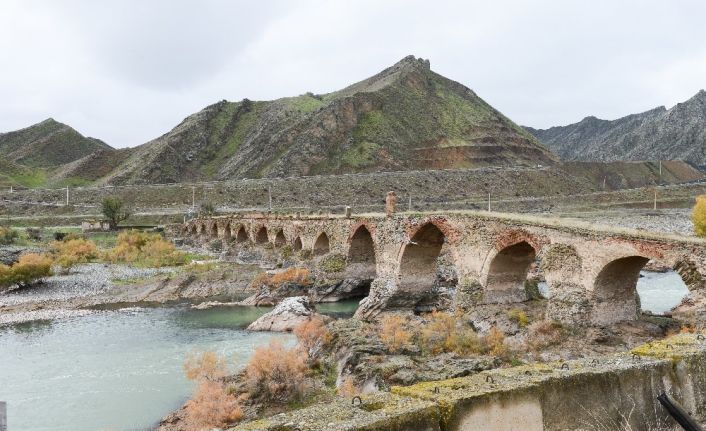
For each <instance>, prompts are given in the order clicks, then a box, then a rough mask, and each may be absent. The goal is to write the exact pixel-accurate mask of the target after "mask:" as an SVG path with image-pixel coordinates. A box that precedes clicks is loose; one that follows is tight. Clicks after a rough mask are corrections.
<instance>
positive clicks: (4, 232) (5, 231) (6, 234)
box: [0, 226, 19, 245]
mask: <svg viewBox="0 0 706 431" xmlns="http://www.w3.org/2000/svg"><path fill="white" fill-rule="evenodd" d="M18 236H19V234H18V233H17V231H16V230H14V229H11V228H9V227H2V226H0V244H2V245H8V244H12V243H13V242H15V240H16V239H17V237H18Z"/></svg>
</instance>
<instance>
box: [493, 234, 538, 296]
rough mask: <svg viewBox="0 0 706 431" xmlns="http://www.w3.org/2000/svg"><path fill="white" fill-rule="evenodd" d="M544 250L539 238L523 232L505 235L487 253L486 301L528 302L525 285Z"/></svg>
mask: <svg viewBox="0 0 706 431" xmlns="http://www.w3.org/2000/svg"><path fill="white" fill-rule="evenodd" d="M541 247H542V243H541V241H540V240H539V239H538V238H536V237H534V236H533V235H531V234H529V233H527V232H525V231H523V230H515V231H508V232H504V233H502V234H501V235H500V237H499V238H498V239H497V240H496V242H495V245H494V247H493V248H492V249H491V250H490V252H489V253H488V256H487V258H486V260H485V264H484V267H483V270H482V273H481V274H482V276H481V284H482V286H483V289H484V292H483V302H490V303H507V302H520V301H524V300H526V299H527V295H526V293H525V282H526V281H527V276H528V274H529V270H530V266H531V265H532V263H533V262H534V261H535V259H536V257H537V255H538V254H539V252H540V250H541Z"/></svg>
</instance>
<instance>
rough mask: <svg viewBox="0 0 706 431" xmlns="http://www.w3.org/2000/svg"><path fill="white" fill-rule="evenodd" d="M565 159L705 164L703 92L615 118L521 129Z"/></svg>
mask: <svg viewBox="0 0 706 431" xmlns="http://www.w3.org/2000/svg"><path fill="white" fill-rule="evenodd" d="M526 129H527V130H528V131H529V132H530V133H531V134H533V135H534V136H536V137H537V138H538V139H539V140H540V141H542V142H543V143H544V144H546V145H547V146H548V147H549V148H551V149H552V150H553V151H554V152H556V153H557V154H559V156H560V157H561V158H562V159H564V160H586V161H616V160H626V161H627V160H656V159H662V160H684V161H687V162H690V163H693V164H695V165H700V166H704V165H706V92H705V91H704V90H701V91H699V92H698V93H697V94H696V95H695V96H694V97H692V98H691V99H689V100H687V101H686V102H684V103H679V104H677V105H676V106H674V107H673V108H671V109H666V108H665V107H663V106H661V107H658V108H655V109H652V110H650V111H647V112H643V113H641V114H634V115H628V116H627V117H623V118H619V119H617V120H613V121H609V120H601V119H598V118H596V117H587V118H584V119H583V120H581V121H580V122H578V123H575V124H570V125H568V126H561V127H552V128H549V129H545V130H540V129H533V128H531V127H527V128H526Z"/></svg>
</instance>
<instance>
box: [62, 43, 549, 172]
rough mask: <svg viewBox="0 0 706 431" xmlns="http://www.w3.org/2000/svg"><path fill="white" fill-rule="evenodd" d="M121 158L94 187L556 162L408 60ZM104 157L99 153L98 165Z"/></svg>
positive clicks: (174, 135)
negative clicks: (344, 85) (336, 87)
mask: <svg viewBox="0 0 706 431" xmlns="http://www.w3.org/2000/svg"><path fill="white" fill-rule="evenodd" d="M124 156H125V160H123V161H121V162H120V164H119V165H118V166H117V168H115V169H114V170H112V172H110V173H109V174H108V175H106V176H104V177H103V178H102V179H101V182H104V183H116V184H123V183H167V182H182V181H191V180H210V179H216V180H225V179H239V178H260V177H283V176H297V175H314V174H333V173H346V172H375V171H396V170H412V169H445V168H466V167H469V168H470V167H479V166H489V165H505V166H518V165H536V164H552V163H554V162H556V161H557V159H556V156H554V155H553V154H552V153H551V152H550V151H549V150H547V149H546V148H545V147H544V146H543V145H542V144H540V143H539V141H538V140H537V139H536V138H534V137H533V136H532V135H531V134H529V133H527V132H526V131H525V130H524V129H522V128H521V127H519V126H517V125H516V124H515V123H513V122H512V121H510V120H509V119H508V118H506V117H505V116H504V115H502V114H501V113H500V112H498V111H497V110H495V109H494V108H493V107H491V106H490V105H488V104H487V103H486V102H485V101H483V100H482V99H481V98H480V97H478V96H477V95H476V94H475V93H474V92H473V91H472V90H470V89H468V88H466V87H464V86H463V85H461V84H459V83H457V82H454V81H452V80H450V79H447V78H445V77H443V76H441V75H439V74H437V73H435V72H433V71H431V70H430V65H429V62H428V61H426V60H422V59H417V58H415V57H412V56H409V57H406V58H404V59H402V60H401V61H400V62H398V63H397V64H395V65H393V66H392V67H389V68H387V69H385V70H383V71H382V72H380V73H378V74H377V75H375V76H372V77H370V78H368V79H366V80H364V81H361V82H358V83H356V84H353V85H351V86H349V87H347V88H344V89H343V90H340V91H336V92H333V93H329V94H312V93H308V94H305V95H301V96H297V97H288V98H283V99H278V100H273V101H251V100H248V99H244V100H242V101H240V102H228V101H225V100H224V101H221V102H218V103H215V104H213V105H211V106H208V107H206V108H204V109H203V110H201V111H200V112H197V113H196V114H193V115H191V116H189V117H188V118H186V119H185V120H184V121H182V122H181V124H179V125H178V126H176V127H175V128H174V129H172V130H171V131H170V132H168V133H167V134H165V135H163V136H161V137H159V138H157V139H154V140H153V141H150V142H148V143H146V144H144V145H141V146H139V147H136V148H134V149H132V150H131V151H130V152H129V154H127V153H125V154H124ZM110 157H113V155H110V154H107V155H106V157H104V158H102V159H101V161H100V163H104V162H105V159H106V158H110ZM77 166H80V163H79V164H78V165H77ZM66 175H68V176H71V175H72V173H71V172H66Z"/></svg>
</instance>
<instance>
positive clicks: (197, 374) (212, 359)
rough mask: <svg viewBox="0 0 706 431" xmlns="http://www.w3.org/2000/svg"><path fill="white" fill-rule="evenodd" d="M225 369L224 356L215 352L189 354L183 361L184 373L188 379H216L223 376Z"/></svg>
mask: <svg viewBox="0 0 706 431" xmlns="http://www.w3.org/2000/svg"><path fill="white" fill-rule="evenodd" d="M227 371H228V369H227V367H226V360H225V358H224V357H222V356H219V355H218V354H217V353H216V352H211V351H208V352H203V353H202V354H200V355H189V356H188V357H187V358H186V361H185V362H184V374H185V375H186V378H187V379H189V380H217V379H220V378H222V377H224V376H225V375H226V373H227Z"/></svg>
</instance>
